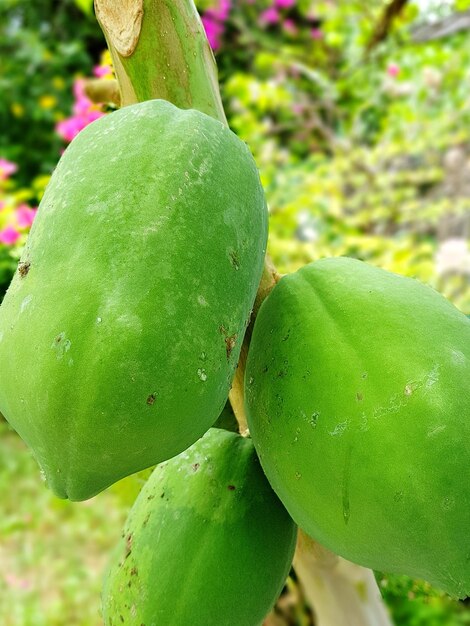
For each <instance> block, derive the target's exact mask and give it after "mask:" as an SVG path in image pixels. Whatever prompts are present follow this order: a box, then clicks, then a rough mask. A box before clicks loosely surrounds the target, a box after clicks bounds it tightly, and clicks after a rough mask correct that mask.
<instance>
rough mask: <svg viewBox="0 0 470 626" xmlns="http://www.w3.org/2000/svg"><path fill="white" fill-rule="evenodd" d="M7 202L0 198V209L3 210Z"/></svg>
mask: <svg viewBox="0 0 470 626" xmlns="http://www.w3.org/2000/svg"><path fill="white" fill-rule="evenodd" d="M6 205H7V203H6V202H4V201H3V200H0V211H3V209H4V208H5V207H6Z"/></svg>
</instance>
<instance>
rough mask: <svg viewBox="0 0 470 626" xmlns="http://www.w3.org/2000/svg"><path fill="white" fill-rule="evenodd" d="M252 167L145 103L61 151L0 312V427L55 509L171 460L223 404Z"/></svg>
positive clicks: (260, 246) (243, 311) (238, 317)
mask: <svg viewBox="0 0 470 626" xmlns="http://www.w3.org/2000/svg"><path fill="white" fill-rule="evenodd" d="M266 238H267V214H266V204H265V199H264V194H263V189H262V187H261V184H260V180H259V175H258V171H257V168H256V165H255V162H254V160H253V158H252V156H251V154H250V152H249V150H248V148H247V147H246V145H245V144H244V143H243V142H242V141H240V140H239V139H238V138H237V137H236V136H235V135H234V134H233V133H232V132H231V131H230V130H228V129H227V128H226V127H224V126H223V125H222V124H221V123H220V122H218V121H217V120H215V119H212V118H211V117H209V116H207V115H204V114H203V113H200V112H198V111H194V110H188V111H183V110H179V109H177V108H176V107H174V106H173V105H171V104H170V103H168V102H164V101H159V100H153V101H148V102H144V103H141V104H136V105H133V106H129V107H125V108H123V109H121V110H119V111H116V112H114V113H111V114H110V115H108V116H105V117H103V118H101V119H100V120H98V121H96V122H94V123H93V124H91V125H90V126H88V127H87V128H85V129H84V130H83V131H82V132H81V133H80V134H79V135H78V137H77V138H76V139H75V140H74V141H73V142H72V143H71V145H70V146H69V147H68V148H67V150H66V151H65V153H64V155H63V156H62V158H61V160H60V162H59V164H58V166H57V169H56V170H55V172H54V174H53V176H52V179H51V181H50V183H49V186H48V188H47V190H46V193H45V195H44V198H43V200H42V202H41V205H40V207H39V211H38V215H37V218H36V220H35V223H34V225H33V228H32V231H31V234H30V237H29V240H28V243H27V246H26V249H25V251H24V254H23V256H22V259H21V262H20V264H19V267H18V271H17V273H16V275H15V277H14V279H13V282H12V284H11V286H10V288H9V290H8V292H7V294H6V297H5V299H4V301H3V303H2V305H1V307H0V411H2V412H3V413H4V415H5V417H6V418H7V419H8V420H9V422H10V423H11V424H12V426H13V427H14V428H15V429H16V430H17V431H18V433H19V434H20V435H21V437H22V438H23V439H24V440H25V441H26V442H27V443H28V444H29V445H30V446H31V448H32V450H33V452H34V454H35V456H36V458H37V460H38V462H39V464H40V466H41V468H42V469H43V471H44V473H45V476H46V479H47V482H48V484H49V486H50V487H51V488H52V489H53V490H54V492H55V493H56V494H57V495H58V496H60V497H62V498H67V497H68V498H70V499H71V500H83V499H86V498H89V497H91V496H93V495H95V494H96V493H98V492H99V491H101V490H102V489H104V488H105V487H107V486H109V485H110V484H112V483H114V482H116V481H117V480H119V479H120V478H122V477H124V476H126V475H128V474H131V473H133V472H136V471H138V470H140V469H144V468H145V467H149V466H151V465H155V464H156V463H158V462H160V461H163V460H165V459H167V458H170V457H172V456H174V455H175V454H178V453H179V452H181V451H182V450H184V449H186V448H187V447H188V446H189V445H191V444H192V443H193V442H194V441H196V440H197V439H198V438H199V437H200V436H201V435H202V434H203V433H204V432H206V430H207V429H208V428H209V427H210V426H211V425H212V424H213V422H214V421H215V420H216V419H217V417H218V415H219V413H220V411H221V409H222V407H223V405H224V403H225V400H226V398H227V394H228V390H229V387H230V383H231V379H232V377H233V373H234V370H235V367H236V364H237V360H238V355H239V351H240V347H241V343H242V340H243V335H244V330H245V328H246V325H247V322H248V319H249V316H250V310H251V307H252V305H253V301H254V298H255V295H256V289H257V286H258V282H259V279H260V276H261V272H262V267H263V260H264V254H265V245H266Z"/></svg>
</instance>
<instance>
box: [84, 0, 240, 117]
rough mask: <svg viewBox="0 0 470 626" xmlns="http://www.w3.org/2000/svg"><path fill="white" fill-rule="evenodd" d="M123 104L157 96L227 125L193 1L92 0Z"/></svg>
mask: <svg viewBox="0 0 470 626" xmlns="http://www.w3.org/2000/svg"><path fill="white" fill-rule="evenodd" d="M95 11H96V17H97V19H98V22H99V23H100V26H101V28H102V30H103V32H104V34H105V37H106V40H107V43H108V47H109V50H110V52H111V56H112V59H113V64H114V70H115V72H116V76H117V78H118V81H119V85H120V90H121V103H122V106H126V105H128V104H134V103H136V102H143V101H145V100H153V99H155V98H161V99H163V100H168V101H169V102H172V103H173V104H174V105H175V106H177V107H179V108H180V109H198V110H199V111H202V112H203V113H206V114H207V115H211V116H212V117H215V118H216V119H218V120H219V121H221V122H222V123H223V124H225V125H228V124H227V119H226V117H225V113H224V109H223V105H222V100H221V97H220V92H219V83H218V80H217V66H216V64H215V59H214V55H213V53H212V49H211V47H210V45H209V42H208V41H207V37H206V35H205V32H204V27H203V25H202V22H201V19H200V17H199V14H198V12H197V9H196V7H195V5H194V2H193V0H123V1H122V2H116V1H115V0H95Z"/></svg>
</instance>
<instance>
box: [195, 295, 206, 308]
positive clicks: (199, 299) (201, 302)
mask: <svg viewBox="0 0 470 626" xmlns="http://www.w3.org/2000/svg"><path fill="white" fill-rule="evenodd" d="M197 301H198V303H199V304H200V305H201V306H208V302H207V300H206V299H205V298H204V296H198V297H197Z"/></svg>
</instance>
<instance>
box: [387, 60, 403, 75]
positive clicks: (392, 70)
mask: <svg viewBox="0 0 470 626" xmlns="http://www.w3.org/2000/svg"><path fill="white" fill-rule="evenodd" d="M399 73H400V67H399V66H398V65H397V64H396V63H389V64H388V67H387V74H388V75H389V76H390V77H391V78H396V77H397V76H398V74H399Z"/></svg>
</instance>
